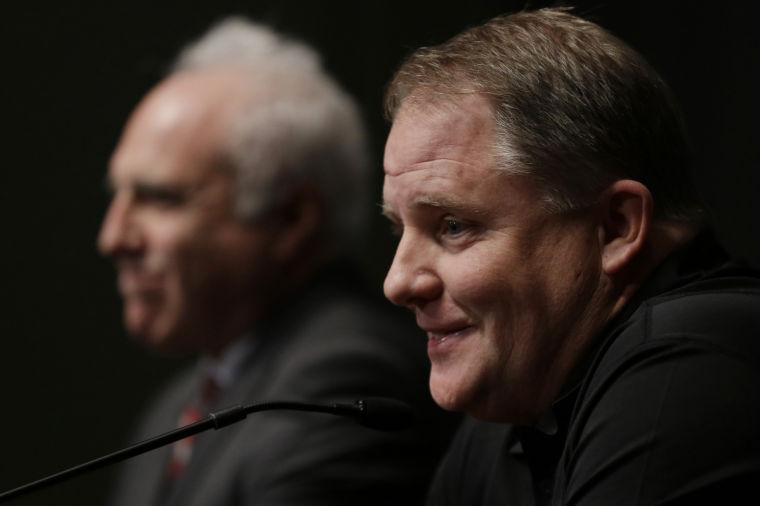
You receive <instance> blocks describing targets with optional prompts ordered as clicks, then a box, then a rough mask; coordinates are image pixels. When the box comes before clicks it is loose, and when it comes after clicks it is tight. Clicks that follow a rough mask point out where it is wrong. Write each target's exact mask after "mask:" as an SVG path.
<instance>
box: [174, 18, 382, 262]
mask: <svg viewBox="0 0 760 506" xmlns="http://www.w3.org/2000/svg"><path fill="white" fill-rule="evenodd" d="M207 70H232V71H235V72H240V73H241V75H242V76H243V77H244V78H245V79H246V80H247V81H248V82H250V86H251V98H252V100H250V101H249V102H250V103H244V104H243V106H242V107H241V110H240V111H238V112H236V114H235V118H234V120H233V125H232V126H231V131H230V134H229V142H228V145H227V146H226V148H227V149H226V151H227V153H226V156H227V157H228V158H229V161H230V163H231V166H232V169H233V171H234V174H235V177H236V191H237V195H236V202H235V205H236V210H237V212H238V215H239V216H240V217H241V218H243V219H246V220H250V221H254V220H256V219H258V218H261V217H263V216H264V215H266V213H267V212H268V211H271V210H272V209H274V208H276V207H277V206H279V205H283V204H285V203H286V202H287V199H288V198H289V197H290V196H291V194H292V192H293V191H294V190H296V189H298V188H299V187H302V186H304V185H310V186H311V187H313V188H315V189H316V191H317V192H318V193H319V195H320V197H321V198H322V199H323V204H324V209H325V220H324V222H323V224H322V226H323V227H324V229H323V234H322V236H323V239H324V240H325V244H326V245H329V246H332V247H334V248H336V249H341V248H347V247H350V246H352V245H354V243H356V242H357V241H358V240H359V239H360V236H361V234H362V232H363V231H364V230H366V228H367V227H366V226H365V225H366V220H368V219H369V214H368V213H369V209H371V206H370V205H369V198H370V197H369V195H370V185H371V172H370V167H369V157H368V148H367V142H366V132H365V128H364V124H363V121H362V118H361V115H360V112H359V108H358V106H357V105H356V103H355V102H354V100H353V99H352V98H351V97H350V96H349V95H348V94H347V93H345V92H344V91H343V90H342V89H341V88H340V86H339V85H338V84H337V83H336V82H335V81H334V80H333V79H332V78H331V77H330V76H328V75H327V73H326V72H325V71H324V70H323V68H322V65H321V61H320V57H319V55H318V54H317V53H316V52H315V51H314V50H313V49H311V48H310V47H308V46H306V45H305V44H303V43H300V42H297V41H295V40H292V39H289V38H286V37H284V36H282V35H280V34H277V33H275V32H274V31H273V30H271V29H270V28H268V27H266V26H263V25H259V24H255V23H252V22H250V21H248V20H246V19H243V18H239V17H233V18H228V19H226V20H223V21H222V22H220V23H219V24H217V25H215V26H214V27H212V28H211V29H210V30H209V32H208V33H207V34H206V35H204V36H203V37H202V38H201V39H200V40H198V41H197V42H195V43H194V44H192V45H191V46H188V47H187V48H185V49H184V50H183V51H182V53H181V54H180V55H179V57H178V59H177V61H176V62H175V65H174V68H173V71H174V72H195V71H207ZM254 97H256V98H258V100H256V99H254Z"/></svg>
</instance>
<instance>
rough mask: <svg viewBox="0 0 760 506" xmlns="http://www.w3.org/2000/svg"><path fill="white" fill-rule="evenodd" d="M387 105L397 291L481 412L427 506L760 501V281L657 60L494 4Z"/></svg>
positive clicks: (436, 359) (404, 75)
mask: <svg viewBox="0 0 760 506" xmlns="http://www.w3.org/2000/svg"><path fill="white" fill-rule="evenodd" d="M386 110H387V113H388V116H389V117H390V119H391V120H392V122H393V125H392V128H391V132H390V135H389V137H388V141H387V145H386V149H385V182H384V190H383V199H384V212H385V214H386V216H387V217H388V218H389V219H390V221H391V222H392V223H393V226H394V228H395V229H396V231H397V232H398V234H399V244H398V248H397V251H396V255H395V258H394V261H393V264H392V266H391V267H390V270H389V272H388V274H387V277H386V280H385V294H386V296H387V297H388V298H389V299H390V300H391V301H393V302H394V303H396V304H398V305H400V306H404V307H407V308H409V309H411V310H412V311H413V312H414V313H415V315H416V318H417V324H418V325H419V326H420V327H421V328H422V329H423V330H424V331H426V333H427V336H428V355H429V358H430V361H431V363H432V371H431V374H430V389H431V392H432V394H433V397H434V399H435V400H436V401H437V402H438V404H439V405H441V406H442V407H444V408H446V409H450V410H457V411H464V412H466V413H468V414H470V415H472V416H473V417H474V418H475V419H480V420H481V421H474V420H472V421H470V422H469V423H468V424H467V425H466V426H465V427H463V429H462V430H461V431H460V434H459V436H458V438H457V440H456V442H455V444H454V445H453V446H452V448H451V449H450V452H449V455H448V456H447V458H446V460H445V462H444V464H443V465H442V466H441V468H440V470H439V474H438V477H437V480H436V482H435V484H434V486H433V488H432V490H431V493H430V497H429V502H430V504H461V505H467V506H473V505H479V504H557V505H559V504H579V505H610V504H617V505H619V504H631V505H633V504H636V505H643V504H665V503H667V504H695V503H700V504H701V503H702V501H708V502H709V501H713V502H714V501H717V502H725V501H728V502H731V501H732V500H733V498H735V497H741V495H740V494H742V493H748V494H750V497H754V499H752V500H751V502H752V501H757V500H758V496H757V491H756V487H754V486H753V482H754V481H755V480H757V479H758V478H760V344H759V343H760V340H759V339H758V337H760V336H758V329H760V280H758V277H757V275H756V274H755V273H754V272H753V271H750V270H749V269H746V268H743V267H741V266H740V265H739V264H736V263H732V262H730V261H728V259H727V258H726V257H725V255H724V253H723V252H722V250H721V249H720V247H719V246H717V244H716V243H715V241H714V239H713V238H712V236H711V234H710V233H709V231H708V230H707V229H706V227H705V226H704V219H703V217H704V214H705V213H704V210H703V207H702V205H701V204H700V201H699V199H698V198H697V196H696V193H695V191H694V189H693V186H692V184H691V182H690V181H691V180H690V176H689V167H688V156H687V152H688V150H687V144H686V140H685V134H684V131H683V127H682V121H681V118H680V114H679V112H678V108H677V106H676V104H675V103H674V100H673V99H672V97H671V94H670V92H669V90H668V89H667V87H666V85H665V84H664V83H663V82H662V80H661V79H660V78H659V76H658V75H657V74H656V73H655V71H654V70H653V69H652V68H651V67H650V66H649V65H648V64H647V63H646V62H645V61H644V60H643V58H642V57H641V56H640V55H638V54H637V53H636V52H635V51H633V50H632V49H630V48H629V47H628V46H626V45H625V44H624V43H623V42H622V41H620V40H618V39H616V38H615V37H614V36H612V35H610V34H609V33H607V32H605V31H604V30H603V29H601V28H600V27H598V26H596V25H594V24H593V23H590V22H587V21H584V20H582V19H579V18H577V17H575V16H573V15H572V14H570V13H568V12H567V11H564V10H552V9H546V10H541V11H536V12H523V13H519V14H514V15H511V16H504V17H498V18H495V19H493V20H491V21H489V22H487V23H485V24H484V25H482V26H478V27H474V28H472V29H469V30H467V31H465V32H463V33H461V34H460V35H457V36H456V37H454V38H453V39H451V40H450V41H448V42H446V43H444V44H442V45H440V46H435V47H430V48H422V49H420V50H418V51H416V52H415V53H413V54H412V55H411V56H410V57H409V58H408V59H407V60H406V61H405V62H404V63H403V64H402V66H401V67H400V69H399V70H398V71H397V73H396V75H395V76H394V78H393V80H392V82H391V84H390V86H389V89H388V92H387V96H386ZM494 422H496V423H494ZM752 494H754V495H752ZM743 500H746V499H743ZM732 503H733V502H732Z"/></svg>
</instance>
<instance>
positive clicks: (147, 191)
mask: <svg viewBox="0 0 760 506" xmlns="http://www.w3.org/2000/svg"><path fill="white" fill-rule="evenodd" d="M135 197H136V199H137V200H138V201H140V202H144V203H146V204H155V205H160V206H165V207H174V206H178V205H180V204H182V203H183V202H184V201H185V194H184V193H183V192H181V191H178V190H174V189H168V188H159V187H138V188H136V191H135Z"/></svg>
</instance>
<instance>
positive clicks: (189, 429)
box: [0, 400, 402, 502]
mask: <svg viewBox="0 0 760 506" xmlns="http://www.w3.org/2000/svg"><path fill="white" fill-rule="evenodd" d="M282 409H284V410H294V411H311V412H316V413H328V414H332V415H338V416H348V417H352V418H354V419H356V420H357V421H358V422H359V423H362V424H363V425H366V426H369V427H372V428H378V429H380V430H394V429H395V428H388V429H383V428H382V427H375V426H373V424H372V423H371V422H370V423H364V422H365V421H366V420H365V417H366V414H367V405H366V403H365V401H363V400H359V401H356V402H355V403H354V404H330V405H320V404H307V403H303V402H290V401H276V402H263V403H259V404H249V405H247V406H242V405H236V406H232V407H229V408H225V409H222V410H219V411H215V412H212V413H209V414H208V416H206V418H204V419H203V420H199V421H197V422H195V423H192V424H190V425H185V426H184V427H180V428H178V429H175V430H172V431H169V432H165V433H164V434H161V435H158V436H156V437H153V438H150V439H146V440H144V441H141V442H139V443H135V444H133V445H131V446H128V447H126V448H123V449H121V450H118V451H115V452H113V453H110V454H108V455H104V456H102V457H99V458H97V459H94V460H90V461H89V462H85V463H83V464H79V465H78V466H74V467H71V468H69V469H65V470H63V471H61V472H59V473H56V474H52V475H50V476H46V477H45V478H42V479H39V480H37V481H33V482H31V483H27V484H26V485H22V486H20V487H17V488H14V489H12V490H8V491H6V492H3V493H2V494H0V502H5V501H9V500H11V499H15V498H16V497H19V496H21V495H24V494H28V493H30V492H33V491H35V490H38V489H41V488H45V487H48V486H51V485H53V484H56V483H60V482H62V481H65V480H68V479H70V478H73V477H75V476H78V475H80V474H83V473H86V472H88V471H93V470H95V469H100V468H101V467H105V466H107V465H110V464H115V463H117V462H121V461H122V460H126V459H128V458H130V457H134V456H136V455H140V454H143V453H145V452H149V451H151V450H154V449H156V448H159V447H161V446H164V445H168V444H170V443H173V442H175V441H179V440H180V439H184V438H186V437H189V436H192V435H194V434H198V433H199V432H203V431H206V430H209V429H214V430H217V429H221V428H222V427H226V426H227V425H230V424H232V423H235V422H238V421H240V420H243V419H244V418H246V416H248V415H249V414H250V413H255V412H257V411H268V410H282ZM398 428H402V427H401V425H400V426H399V427H398Z"/></svg>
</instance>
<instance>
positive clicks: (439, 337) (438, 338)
mask: <svg viewBox="0 0 760 506" xmlns="http://www.w3.org/2000/svg"><path fill="white" fill-rule="evenodd" d="M430 337H431V338H432V339H433V341H435V342H436V343H442V342H444V341H446V339H448V337H449V336H448V335H445V334H431V335H430Z"/></svg>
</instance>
